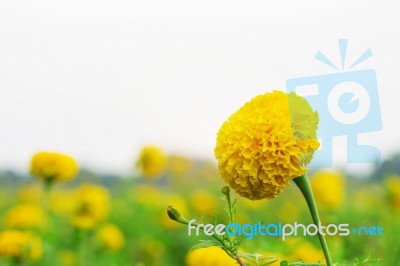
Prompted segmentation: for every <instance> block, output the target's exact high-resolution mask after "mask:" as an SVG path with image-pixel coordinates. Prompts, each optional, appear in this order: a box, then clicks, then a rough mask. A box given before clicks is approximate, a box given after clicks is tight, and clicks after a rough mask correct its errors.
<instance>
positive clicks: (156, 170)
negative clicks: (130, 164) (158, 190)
mask: <svg viewBox="0 0 400 266" xmlns="http://www.w3.org/2000/svg"><path fill="white" fill-rule="evenodd" d="M166 165H167V157H166V156H165V155H164V153H163V151H162V150H161V149H160V148H158V147H156V146H147V147H144V148H143V149H142V151H141V152H140V155H139V159H138V161H137V168H138V170H139V171H140V172H141V174H142V175H143V176H145V177H149V178H154V177H158V176H160V175H161V174H162V173H163V172H164V170H165V167H166Z"/></svg>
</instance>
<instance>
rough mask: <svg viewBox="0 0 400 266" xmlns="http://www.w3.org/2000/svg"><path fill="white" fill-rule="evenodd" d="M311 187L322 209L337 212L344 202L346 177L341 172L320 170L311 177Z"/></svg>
mask: <svg viewBox="0 0 400 266" xmlns="http://www.w3.org/2000/svg"><path fill="white" fill-rule="evenodd" d="M310 182H311V187H312V189H313V192H314V196H315V199H316V201H317V202H318V205H319V206H321V208H324V209H329V210H335V209H338V208H339V207H340V206H342V204H343V201H344V194H345V189H344V177H343V175H342V174H341V173H339V172H333V171H326V170H319V171H316V172H314V173H313V174H312V175H311V177H310Z"/></svg>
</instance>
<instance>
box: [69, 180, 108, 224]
mask: <svg viewBox="0 0 400 266" xmlns="http://www.w3.org/2000/svg"><path fill="white" fill-rule="evenodd" d="M109 205H110V198H109V194H108V191H107V190H106V189H105V188H103V187H101V186H97V185H94V184H89V183H85V184H82V185H81V186H80V187H79V188H78V191H77V195H76V206H75V208H74V211H73V214H72V219H71V224H72V225H73V226H75V227H77V228H80V229H90V228H92V227H93V226H95V225H96V224H97V223H98V222H100V221H103V220H104V219H105V218H107V216H108V213H109V208H110V207H109Z"/></svg>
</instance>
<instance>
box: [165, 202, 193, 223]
mask: <svg viewBox="0 0 400 266" xmlns="http://www.w3.org/2000/svg"><path fill="white" fill-rule="evenodd" d="M167 214H168V217H169V218H170V219H171V220H173V221H175V222H178V223H181V224H188V223H189V221H188V220H187V219H186V218H184V217H183V216H182V215H181V214H180V213H179V211H178V210H177V209H175V208H174V207H172V206H171V205H170V206H168V207H167Z"/></svg>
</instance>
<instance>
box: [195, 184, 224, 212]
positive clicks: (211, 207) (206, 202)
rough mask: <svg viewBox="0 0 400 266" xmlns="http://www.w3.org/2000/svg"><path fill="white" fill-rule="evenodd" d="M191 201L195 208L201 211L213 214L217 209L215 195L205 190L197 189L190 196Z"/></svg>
mask: <svg viewBox="0 0 400 266" xmlns="http://www.w3.org/2000/svg"><path fill="white" fill-rule="evenodd" d="M190 203H191V205H192V207H193V209H194V210H195V211H196V212H198V213H200V214H204V213H208V214H212V213H215V212H216V211H217V206H218V203H217V200H216V199H215V196H214V195H212V194H210V193H209V192H207V191H205V190H197V191H195V192H194V193H193V195H192V196H191V198H190Z"/></svg>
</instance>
